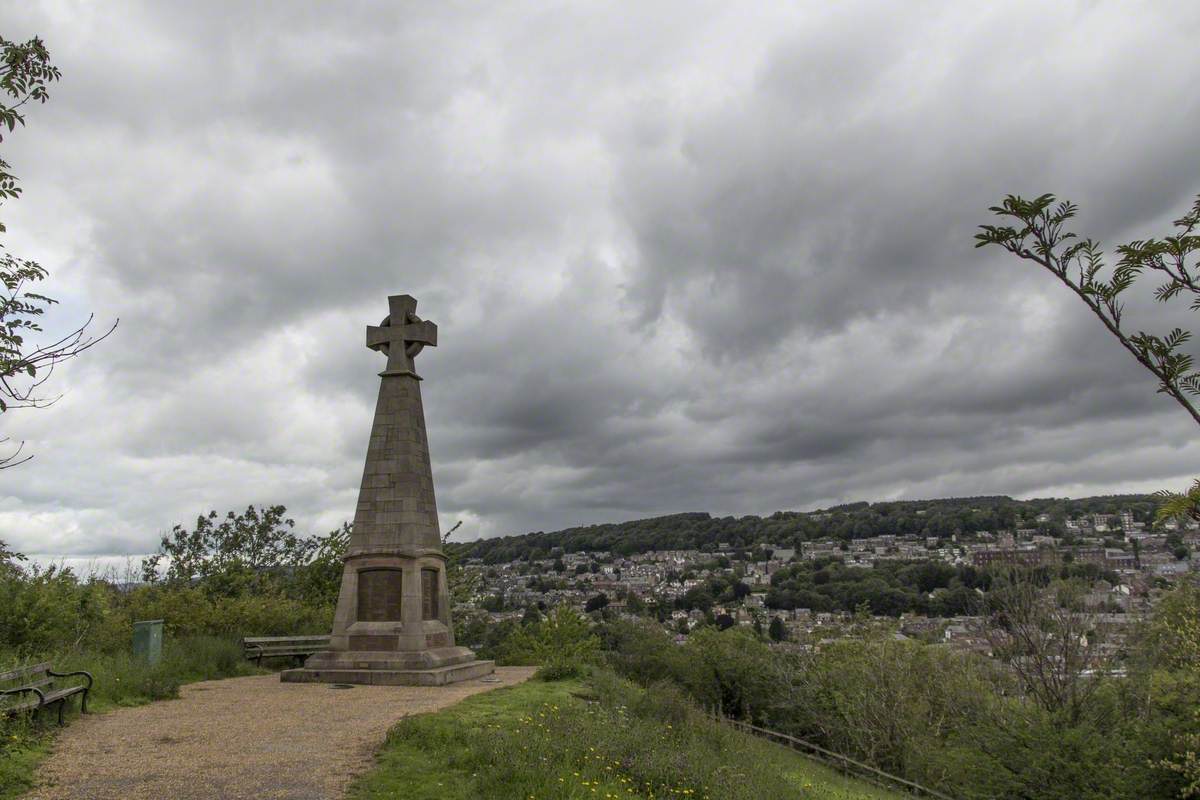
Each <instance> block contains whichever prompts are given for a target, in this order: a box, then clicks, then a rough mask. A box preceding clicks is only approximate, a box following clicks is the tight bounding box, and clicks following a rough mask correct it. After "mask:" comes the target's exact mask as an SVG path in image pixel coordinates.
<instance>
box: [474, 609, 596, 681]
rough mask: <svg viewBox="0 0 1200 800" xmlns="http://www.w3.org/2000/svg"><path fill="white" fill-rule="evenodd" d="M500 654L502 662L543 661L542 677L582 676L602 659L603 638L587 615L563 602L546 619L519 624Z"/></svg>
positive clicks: (525, 663) (518, 663) (524, 662)
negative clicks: (582, 614)
mask: <svg viewBox="0 0 1200 800" xmlns="http://www.w3.org/2000/svg"><path fill="white" fill-rule="evenodd" d="M498 656H499V657H498V659H497V660H498V661H499V662H500V663H502V664H515V665H540V666H541V669H539V670H538V672H537V675H538V677H539V678H541V679H542V680H550V681H553V680H562V679H564V678H572V677H578V676H579V675H581V674H582V673H583V670H584V668H585V666H586V665H588V664H593V663H595V662H596V661H598V660H599V657H600V640H599V639H598V638H597V637H596V635H595V634H594V633H592V625H591V623H590V622H588V620H587V619H586V618H584V617H582V616H580V615H579V613H578V612H577V611H575V610H574V609H573V608H571V607H570V606H567V605H560V606H558V608H556V609H555V610H554V613H552V614H550V615H549V616H548V617H546V618H545V619H543V620H540V621H538V622H534V623H531V624H529V625H522V626H520V627H518V628H515V629H514V630H513V633H512V635H511V636H509V638H508V639H507V640H506V641H505V642H504V643H503V645H502V646H501V648H500V652H499V654H498Z"/></svg>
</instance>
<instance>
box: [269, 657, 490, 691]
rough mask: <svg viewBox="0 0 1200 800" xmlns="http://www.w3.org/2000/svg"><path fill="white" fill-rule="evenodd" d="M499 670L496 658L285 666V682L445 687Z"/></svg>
mask: <svg viewBox="0 0 1200 800" xmlns="http://www.w3.org/2000/svg"><path fill="white" fill-rule="evenodd" d="M495 671H496V662H494V661H470V662H468V663H466V664H454V665H451V666H448V667H434V668H433V669H308V668H305V667H301V668H299V669H285V670H284V671H283V672H281V673H279V680H281V681H283V682H284V683H355V684H362V685H367V686H445V685H446V684H448V683H459V682H460V681H469V680H474V679H476V678H482V677H483V676H484V675H491V674H492V673H493V672H495Z"/></svg>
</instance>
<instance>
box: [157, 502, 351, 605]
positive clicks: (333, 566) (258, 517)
mask: <svg viewBox="0 0 1200 800" xmlns="http://www.w3.org/2000/svg"><path fill="white" fill-rule="evenodd" d="M286 514H287V509H286V508H284V507H283V506H278V505H277V506H269V507H266V508H262V509H258V508H255V507H254V506H249V507H247V508H246V510H245V511H243V512H242V513H240V514H236V513H234V512H233V511H230V512H228V513H227V514H226V515H225V516H224V517H223V518H220V517H218V516H217V512H216V511H210V512H209V513H208V514H207V515H202V516H199V517H197V518H196V524H195V526H194V527H193V528H192V529H191V530H189V529H187V528H185V527H184V526H182V525H176V526H175V527H173V528H172V529H171V531H170V533H168V534H167V535H165V536H163V537H162V541H161V542H160V544H159V550H158V552H157V553H155V554H154V555H152V556H150V557H149V558H147V559H146V560H145V561H144V562H143V564H142V574H143V579H144V580H146V581H147V582H151V583H153V582H157V581H160V580H161V581H166V582H167V583H175V584H185V583H191V582H193V581H194V582H196V583H197V584H199V585H200V586H201V587H203V588H204V589H205V590H206V591H208V592H210V593H215V594H222V595H228V596H236V595H240V594H244V593H245V592H247V591H251V592H252V591H256V590H260V589H262V588H264V587H266V586H267V585H268V584H271V583H274V584H279V583H281V582H285V583H288V584H289V588H291V589H292V590H293V591H296V592H298V593H299V594H301V595H302V596H305V597H308V598H311V599H314V600H325V601H329V600H332V599H334V598H336V597H337V591H338V587H339V586H340V583H341V573H342V558H343V556H344V555H345V551H346V546H347V544H348V543H349V539H350V526H349V525H348V524H343V525H342V527H341V528H340V529H338V530H335V531H331V532H330V533H329V534H327V535H326V536H314V537H301V536H298V535H297V534H296V533H295V530H294V529H295V523H294V522H293V521H292V520H291V519H289V518H288V517H287V516H286ZM164 564H165V571H164V570H163V568H164Z"/></svg>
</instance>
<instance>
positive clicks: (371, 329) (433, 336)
mask: <svg viewBox="0 0 1200 800" xmlns="http://www.w3.org/2000/svg"><path fill="white" fill-rule="evenodd" d="M388 311H389V312H390V313H389V314H388V315H387V316H386V317H384V319H383V322H381V323H379V324H378V325H368V326H367V347H369V348H371V349H372V350H378V351H380V352H382V353H383V354H384V355H385V356H387V357H388V361H387V369H385V370H384V371H383V372H382V373H380V374H381V375H412V376H413V377H414V378H420V377H421V376H420V375H417V373H416V370H415V368H414V366H413V359H414V358H416V357H417V354H419V353H420V352H421V350H422V349H423V348H424V347H425V345H429V346H430V347H437V325H434V324H433V323H432V322H426V321H425V320H422V319H421V318H420V317H418V316H417V300H416V298H414V297H413V296H412V295H407V294H396V295H392V296H391V297H389V298H388Z"/></svg>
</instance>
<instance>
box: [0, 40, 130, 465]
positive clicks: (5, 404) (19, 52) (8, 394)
mask: <svg viewBox="0 0 1200 800" xmlns="http://www.w3.org/2000/svg"><path fill="white" fill-rule="evenodd" d="M60 77H61V76H60V73H59V70H58V68H57V67H55V66H54V65H53V64H52V63H50V53H49V52H48V51H47V50H46V46H45V44H44V43H43V42H42V40H41V39H38V38H36V37H35V38H33V39H30V40H29V41H27V42H24V43H17V42H13V41H9V40H8V39H5V38H3V37H0V142H3V140H4V135H5V133H6V132H7V133H11V132H12V131H13V130H14V129H15V128H16V126H17V125H21V126H22V127H24V125H25V112H24V110H23V109H24V107H25V105H26V104H27V103H30V102H31V101H32V102H36V103H45V102H46V100H48V99H49V97H50V95H49V93H48V89H47V87H48V86H49V84H51V83H53V82H54V81H57V80H58V79H59V78H60ZM10 170H11V166H10V165H9V163H8V162H7V161H5V160H3V159H0V202H3V201H4V200H14V199H16V198H18V197H20V195H21V187H20V185H19V184H18V181H17V178H16V176H15V175H13V173H12V172H11V171H10ZM5 231H6V228H5V226H4V224H3V223H2V222H0V233H3V232H5ZM47 275H48V273H47V271H46V269H45V268H44V267H42V266H41V265H39V264H38V263H37V262H36V261H30V260H28V259H23V258H18V257H17V256H14V255H13V254H12V253H10V252H8V251H7V250H5V249H4V246H3V245H0V283H2V284H3V286H4V288H3V290H2V291H0V413H3V412H5V411H8V410H10V409H13V408H37V407H41V406H44V405H47V404H49V403H52V402H53V401H54V399H56V398H51V397H47V396H45V395H44V394H42V393H41V387H42V386H43V384H44V383H45V382H46V381H47V380H48V379H49V377H50V375H51V374H52V373H53V371H54V367H55V366H56V365H58V364H60V363H62V362H63V361H66V360H68V359H71V358H74V357H75V356H77V355H79V354H80V353H82V352H83V351H85V350H87V349H88V348H90V347H92V346H93V345H95V344H96V343H98V342H99V341H101V340H102V339H104V338H105V337H107V336H108V335H109V334H110V333H112V331H113V329H114V328H116V323H115V322H114V323H113V326H112V327H111V328H109V329H108V330H107V331H106V332H104V333H103V334H101V335H99V336H92V335H90V334H89V332H88V329H89V327H90V325H91V322H92V317H90V316H89V317H88V319H87V321H86V322H84V324H83V325H81V326H79V327H78V328H75V329H74V330H73V331H71V332H70V333H67V334H66V335H64V336H61V337H59V338H57V339H55V340H53V341H50V342H46V343H41V344H38V343H36V342H34V341H32V340H31V337H34V338H36V337H37V335H38V334H41V333H43V329H42V325H41V319H42V317H43V315H44V314H45V312H46V310H47V309H48V308H49V307H50V306H52V305H54V304H55V302H56V301H55V300H54V299H52V298H50V297H48V296H46V295H44V294H41V293H39V292H35V291H31V290H30V289H29V287H30V286H31V285H32V284H35V283H38V282H40V281H42V280H44V279H45V278H46V277H47ZM21 447H22V446H18V447H17V449H16V451H15V452H12V453H9V454H8V455H7V456H4V457H0V469H3V468H5V467H11V466H15V465H17V464H20V463H23V462H25V461H27V460H29V457H28V456H26V457H25V458H21V457H20V453H21Z"/></svg>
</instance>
